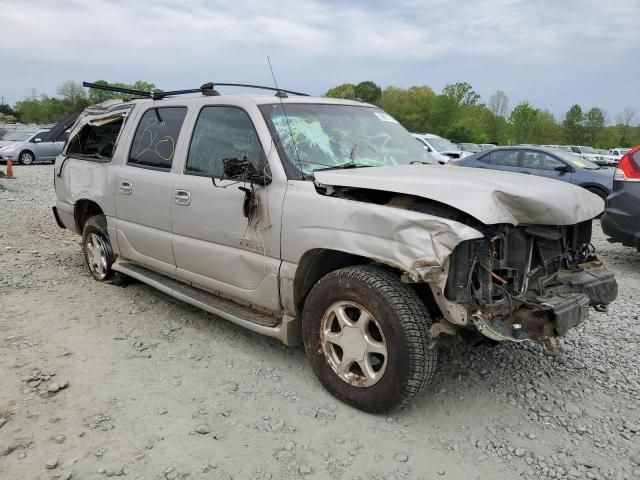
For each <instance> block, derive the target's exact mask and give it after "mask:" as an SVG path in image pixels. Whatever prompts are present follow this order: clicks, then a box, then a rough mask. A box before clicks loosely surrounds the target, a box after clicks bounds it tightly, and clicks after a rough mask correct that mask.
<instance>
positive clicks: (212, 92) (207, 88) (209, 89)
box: [82, 82, 309, 100]
mask: <svg viewBox="0 0 640 480" xmlns="http://www.w3.org/2000/svg"><path fill="white" fill-rule="evenodd" d="M82 86H83V87H87V88H93V89H95V90H105V91H107V92H118V93H126V94H129V95H134V96H136V97H148V98H151V99H153V100H161V99H163V98H165V97H172V96H175V95H186V94H189V93H202V95H205V96H217V95H220V93H219V92H218V91H217V90H216V89H215V87H216V86H220V87H242V88H255V89H258V90H269V91H272V92H276V96H277V97H281V98H287V97H288V95H287V94H289V93H290V94H291V95H300V96H303V97H308V96H309V95H308V94H306V93H300V92H294V91H292V90H284V89H282V88H275V87H264V86H262V85H250V84H247V83H217V82H216V83H214V82H208V83H205V84H204V85H202V86H200V88H192V89H188V90H170V91H168V92H145V91H143V90H134V89H132V88H124V87H114V86H112V85H100V84H98V83H89V82H82Z"/></svg>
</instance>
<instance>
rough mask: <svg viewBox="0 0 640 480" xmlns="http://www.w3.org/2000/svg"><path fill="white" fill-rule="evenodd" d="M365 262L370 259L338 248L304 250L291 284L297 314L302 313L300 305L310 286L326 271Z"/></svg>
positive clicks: (305, 297)
mask: <svg viewBox="0 0 640 480" xmlns="http://www.w3.org/2000/svg"><path fill="white" fill-rule="evenodd" d="M365 263H370V260H369V259H367V258H365V257H361V256H359V255H353V254H350V253H346V252H340V251H338V250H329V249H326V248H317V249H314V250H310V251H308V252H306V253H305V254H304V255H303V256H302V259H301V260H300V262H299V263H298V268H297V269H296V276H295V280H294V284H293V300H294V302H295V307H296V312H297V313H298V314H300V313H302V307H303V306H304V302H305V300H306V299H307V295H309V292H310V291H311V288H312V287H313V286H314V285H315V284H316V283H317V281H318V280H320V279H321V278H322V277H324V276H325V275H326V274H327V273H329V272H333V271H334V270H339V269H341V268H344V267H349V266H351V265H358V264H365Z"/></svg>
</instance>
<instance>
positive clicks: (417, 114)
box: [379, 86, 437, 132]
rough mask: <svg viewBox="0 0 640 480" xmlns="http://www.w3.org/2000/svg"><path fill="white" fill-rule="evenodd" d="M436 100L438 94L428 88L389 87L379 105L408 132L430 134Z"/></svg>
mask: <svg viewBox="0 0 640 480" xmlns="http://www.w3.org/2000/svg"><path fill="white" fill-rule="evenodd" d="M436 99H437V96H436V94H435V93H434V92H433V90H431V88H429V87H427V86H415V87H411V88H408V89H404V88H398V87H387V88H385V89H384V90H383V91H382V96H381V97H380V102H379V105H380V107H381V108H382V109H383V110H385V111H386V112H388V113H389V114H390V115H391V116H393V117H394V118H395V119H396V120H398V121H399V122H400V123H401V124H402V126H403V127H404V128H406V129H407V130H409V131H411V132H428V131H431V130H432V128H433V125H434V124H433V119H432V112H433V109H434V104H435V102H436Z"/></svg>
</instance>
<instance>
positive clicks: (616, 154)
mask: <svg viewBox="0 0 640 480" xmlns="http://www.w3.org/2000/svg"><path fill="white" fill-rule="evenodd" d="M629 150H631V149H630V148H621V147H616V148H612V149H611V150H609V153H610V154H611V155H612V156H613V157H615V158H616V159H617V160H618V161H620V159H621V158H622V156H623V155H624V154H625V153H627V152H628V151H629Z"/></svg>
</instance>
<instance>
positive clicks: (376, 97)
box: [354, 80, 382, 105]
mask: <svg viewBox="0 0 640 480" xmlns="http://www.w3.org/2000/svg"><path fill="white" fill-rule="evenodd" d="M354 91H355V94H356V98H359V99H360V100H362V101H365V102H367V103H373V104H374V105H375V104H377V103H378V102H379V101H380V97H381V96H382V89H381V88H380V87H379V86H378V85H376V84H375V83H373V82H372V81H370V80H367V81H365V82H360V83H359V84H357V85H356V86H355V87H354Z"/></svg>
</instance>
